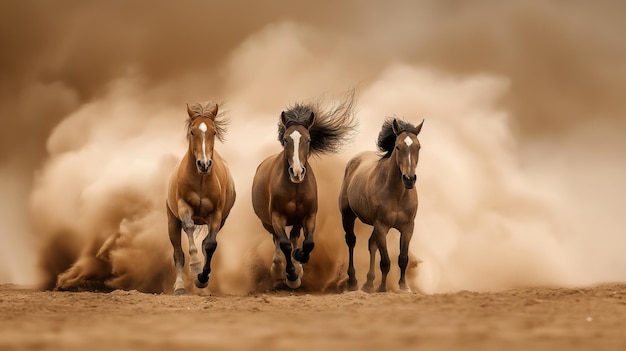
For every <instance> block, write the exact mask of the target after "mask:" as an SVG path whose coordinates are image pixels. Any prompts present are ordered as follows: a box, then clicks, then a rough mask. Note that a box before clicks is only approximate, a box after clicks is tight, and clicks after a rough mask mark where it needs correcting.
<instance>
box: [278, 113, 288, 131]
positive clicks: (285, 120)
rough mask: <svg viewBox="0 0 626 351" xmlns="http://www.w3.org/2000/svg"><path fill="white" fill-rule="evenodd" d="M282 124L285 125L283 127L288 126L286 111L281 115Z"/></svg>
mask: <svg viewBox="0 0 626 351" xmlns="http://www.w3.org/2000/svg"><path fill="white" fill-rule="evenodd" d="M280 123H282V124H283V127H286V126H287V115H286V114H285V111H283V112H281V113H280Z"/></svg>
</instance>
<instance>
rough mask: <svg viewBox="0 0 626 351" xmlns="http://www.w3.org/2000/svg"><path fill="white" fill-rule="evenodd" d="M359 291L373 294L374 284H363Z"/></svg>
mask: <svg viewBox="0 0 626 351" xmlns="http://www.w3.org/2000/svg"><path fill="white" fill-rule="evenodd" d="M361 290H363V291H365V292H366V293H373V292H374V284H373V283H365V284H363V286H362V287H361Z"/></svg>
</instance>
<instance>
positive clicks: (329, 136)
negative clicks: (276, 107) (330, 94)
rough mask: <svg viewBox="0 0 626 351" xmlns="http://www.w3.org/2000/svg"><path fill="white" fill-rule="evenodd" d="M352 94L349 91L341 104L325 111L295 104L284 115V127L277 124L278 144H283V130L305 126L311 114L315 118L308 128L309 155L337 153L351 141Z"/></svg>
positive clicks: (309, 104)
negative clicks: (295, 126) (309, 138)
mask: <svg viewBox="0 0 626 351" xmlns="http://www.w3.org/2000/svg"><path fill="white" fill-rule="evenodd" d="M354 104H355V91H354V89H353V90H350V91H349V92H348V93H347V94H346V96H345V98H344V100H343V101H341V102H340V103H339V104H337V105H336V106H332V107H331V108H328V109H324V108H322V107H321V106H320V105H321V104H320V103H319V102H316V103H307V104H304V103H296V104H294V105H293V106H291V107H290V108H289V109H288V110H286V111H284V115H285V123H284V124H283V123H282V121H281V122H279V123H278V141H280V143H281V144H283V138H284V135H285V130H286V129H287V128H289V127H290V126H292V125H301V126H305V127H306V125H307V121H308V119H309V117H310V116H311V113H313V114H314V115H315V120H314V121H313V125H311V126H310V127H309V134H310V135H311V145H310V152H311V153H312V154H327V153H335V152H338V151H339V150H340V149H341V147H342V146H344V145H345V144H346V143H347V142H348V141H350V138H351V136H352V134H353V132H354V130H355V128H356V120H355V118H354Z"/></svg>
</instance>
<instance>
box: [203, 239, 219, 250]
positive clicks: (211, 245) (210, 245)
mask: <svg viewBox="0 0 626 351" xmlns="http://www.w3.org/2000/svg"><path fill="white" fill-rule="evenodd" d="M202 246H203V248H204V252H210V253H213V252H215V250H216V249H217V241H216V240H207V241H205V242H204V243H203V245H202Z"/></svg>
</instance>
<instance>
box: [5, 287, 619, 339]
mask: <svg viewBox="0 0 626 351" xmlns="http://www.w3.org/2000/svg"><path fill="white" fill-rule="evenodd" d="M625 322H626V284H612V285H601V286H595V287H590V288H576V289H565V288H525V289H514V290H507V291H502V292H467V291H461V292H456V293H446V294H434V295H422V294H417V293H412V294H403V293H394V292H387V293H375V294H367V293H364V292H361V291H357V292H345V293H340V294H308V293H306V292H300V291H296V292H294V291H270V292H266V293H258V294H251V295H247V296H232V295H226V296H197V295H192V296H182V297H175V296H170V295H164V294H144V293H140V292H137V291H123V290H115V291H112V292H109V293H101V292H89V291H83V292H59V291H36V290H32V289H27V288H23V287H19V286H15V285H1V286H0V350H40V349H45V350H140V349H152V350H172V349H176V350H182V349H192V348H202V349H211V350H250V349H254V350H294V349H296V350H302V351H305V350H352V349H353V350H403V349H407V350H408V349H410V350H417V349H428V350H456V349H463V350H478V349H480V350H504V349H507V350H510V349H517V350H531V349H532V350H565V349H568V350H624V349H625V348H626V323H625Z"/></svg>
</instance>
